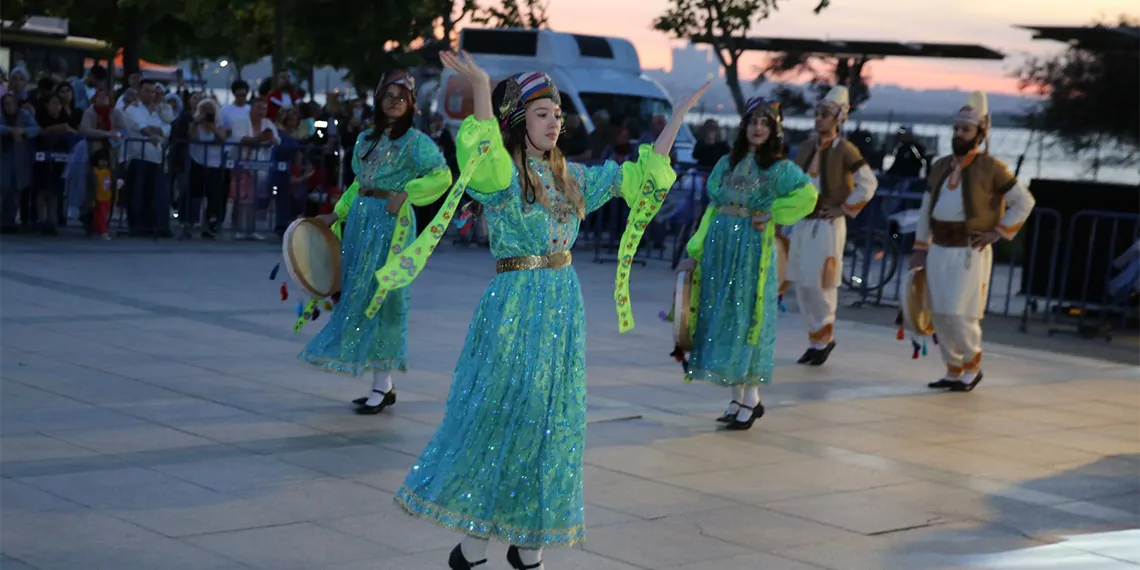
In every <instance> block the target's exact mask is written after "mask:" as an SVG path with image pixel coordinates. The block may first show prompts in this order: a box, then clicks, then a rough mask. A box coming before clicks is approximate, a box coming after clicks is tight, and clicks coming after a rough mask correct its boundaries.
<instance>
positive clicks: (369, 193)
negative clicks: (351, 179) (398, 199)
mask: <svg viewBox="0 0 1140 570" xmlns="http://www.w3.org/2000/svg"><path fill="white" fill-rule="evenodd" d="M395 194H396V193H395V192H393V191H391V190H361V191H360V195H361V196H364V197H365V198H383V199H385V200H386V199H388V198H391V197H392V196H394V195H395Z"/></svg>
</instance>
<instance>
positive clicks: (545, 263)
mask: <svg viewBox="0 0 1140 570" xmlns="http://www.w3.org/2000/svg"><path fill="white" fill-rule="evenodd" d="M572 261H573V256H571V255H570V252H569V251H559V252H557V253H551V254H548V255H520V256H519V257H508V258H505V259H500V260H498V261H496V262H495V270H496V271H497V272H498V273H507V272H510V271H531V270H534V269H562V268H563V267H568V266H569V265H570V263H571V262H572Z"/></svg>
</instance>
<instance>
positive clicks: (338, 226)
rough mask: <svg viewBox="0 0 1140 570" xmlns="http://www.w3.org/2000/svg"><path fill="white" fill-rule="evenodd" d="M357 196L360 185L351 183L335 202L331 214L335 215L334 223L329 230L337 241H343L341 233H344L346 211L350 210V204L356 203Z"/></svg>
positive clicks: (354, 182)
mask: <svg viewBox="0 0 1140 570" xmlns="http://www.w3.org/2000/svg"><path fill="white" fill-rule="evenodd" d="M359 195H360V183H358V182H356V181H353V183H352V185H351V186H349V187H348V190H345V191H344V194H341V195H340V198H339V199H338V200H337V201H336V205H335V206H333V212H334V213H336V221H335V222H333V225H332V228H330V229H332V232H333V233H334V234H336V237H337V238H338V239H343V238H342V236H341V232H342V231H344V220H345V219H346V218H348V211H349V210H351V209H352V204H353V202H356V197H357V196H359Z"/></svg>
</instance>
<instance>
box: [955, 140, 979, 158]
mask: <svg viewBox="0 0 1140 570" xmlns="http://www.w3.org/2000/svg"><path fill="white" fill-rule="evenodd" d="M977 146H978V145H977V143H976V141H970V140H966V139H960V138H958V137H954V138H953V139H951V141H950V148H951V149H953V150H954V156H966V155H967V154H969V153H970V151H971V150H974V149H975V148H976V147H977Z"/></svg>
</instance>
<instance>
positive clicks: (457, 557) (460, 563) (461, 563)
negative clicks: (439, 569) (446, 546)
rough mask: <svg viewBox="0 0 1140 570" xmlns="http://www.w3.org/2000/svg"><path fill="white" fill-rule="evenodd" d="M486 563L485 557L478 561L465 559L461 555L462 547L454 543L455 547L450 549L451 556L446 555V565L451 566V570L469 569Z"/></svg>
mask: <svg viewBox="0 0 1140 570" xmlns="http://www.w3.org/2000/svg"><path fill="white" fill-rule="evenodd" d="M486 563H487V559H486V558H484V559H482V560H479V561H478V562H468V561H467V559H466V558H464V557H463V548H462V547H460V546H459V545H458V544H456V545H455V548H454V549H452V551H451V556H448V557H447V566H448V568H451V570H471V569H472V568H474V567H476V566H478V565H480V564H486Z"/></svg>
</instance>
